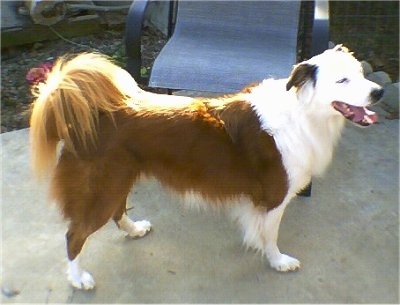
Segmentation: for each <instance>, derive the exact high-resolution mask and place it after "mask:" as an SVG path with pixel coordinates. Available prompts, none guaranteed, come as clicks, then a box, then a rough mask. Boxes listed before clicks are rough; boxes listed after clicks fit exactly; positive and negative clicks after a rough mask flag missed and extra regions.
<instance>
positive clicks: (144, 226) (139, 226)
mask: <svg viewBox="0 0 400 305" xmlns="http://www.w3.org/2000/svg"><path fill="white" fill-rule="evenodd" d="M113 219H114V221H115V223H116V224H117V226H118V228H119V229H121V230H123V231H125V232H126V233H128V236H129V237H133V238H135V237H143V236H145V235H146V234H147V233H148V232H149V231H150V230H151V223H150V222H149V221H147V220H139V221H133V220H132V219H130V218H129V216H128V215H127V213H126V197H125V199H124V200H123V201H121V205H120V208H119V209H118V211H117V212H116V213H115V214H114V217H113Z"/></svg>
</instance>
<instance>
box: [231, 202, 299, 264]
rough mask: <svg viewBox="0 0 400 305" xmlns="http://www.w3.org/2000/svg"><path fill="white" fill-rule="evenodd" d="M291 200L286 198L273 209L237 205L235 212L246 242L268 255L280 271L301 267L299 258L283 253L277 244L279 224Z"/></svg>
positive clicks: (269, 259)
mask: <svg viewBox="0 0 400 305" xmlns="http://www.w3.org/2000/svg"><path fill="white" fill-rule="evenodd" d="M289 200H290V198H287V199H285V200H284V201H283V203H282V204H280V205H279V206H278V207H276V208H275V209H273V210H271V211H266V210H265V209H264V208H260V207H257V206H254V205H253V204H245V205H238V206H236V208H235V209H234V212H233V216H234V218H235V219H236V220H237V221H238V222H239V224H240V225H241V227H242V230H243V241H244V243H245V244H246V245H247V246H248V247H251V248H254V249H256V250H258V251H260V252H261V253H262V254H263V255H266V256H267V259H268V261H269V263H270V265H271V267H272V268H274V269H276V270H278V271H293V270H296V269H298V268H299V267H300V262H299V261H298V260H297V259H295V258H293V257H290V256H289V255H286V254H282V253H281V252H280V251H279V248H278V245H277V240H278V231H279V225H280V222H281V219H282V215H283V212H284V211H285V208H286V205H287V203H288V202H289Z"/></svg>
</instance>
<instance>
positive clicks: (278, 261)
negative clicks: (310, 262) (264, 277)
mask: <svg viewBox="0 0 400 305" xmlns="http://www.w3.org/2000/svg"><path fill="white" fill-rule="evenodd" d="M269 263H270V265H271V267H272V268H274V269H276V270H278V271H281V272H287V271H294V270H296V269H298V268H300V261H298V260H297V259H295V258H293V257H290V256H289V255H286V254H280V255H279V256H278V257H276V258H274V259H271V260H270V262H269Z"/></svg>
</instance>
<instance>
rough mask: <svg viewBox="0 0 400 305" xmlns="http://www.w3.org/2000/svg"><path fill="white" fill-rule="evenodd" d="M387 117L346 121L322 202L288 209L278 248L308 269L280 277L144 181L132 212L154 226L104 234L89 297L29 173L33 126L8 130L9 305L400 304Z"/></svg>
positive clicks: (85, 261) (41, 187) (392, 144)
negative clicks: (142, 232)
mask: <svg viewBox="0 0 400 305" xmlns="http://www.w3.org/2000/svg"><path fill="white" fill-rule="evenodd" d="M381 118H382V123H381V124H379V125H376V126H372V127H371V128H368V129H359V128H356V127H353V126H348V127H347V129H346V130H345V132H344V137H343V139H342V141H341V144H340V145H339V147H338V150H337V153H336V155H335V159H334V161H333V164H332V166H331V167H330V169H329V170H328V172H327V175H326V176H325V177H324V178H321V179H318V180H314V184H313V196H312V197H311V198H297V199H296V200H294V201H293V202H292V203H291V205H290V206H289V207H288V209H287V211H286V214H285V216H284V219H283V222H282V226H281V231H280V241H279V245H280V248H281V249H282V251H285V252H288V253H289V254H292V255H294V256H296V257H297V258H299V259H300V260H301V262H302V268H301V269H300V271H298V272H295V273H288V274H282V273H278V272H275V271H273V270H271V269H270V268H269V267H268V266H267V263H266V262H265V260H263V259H262V258H261V257H260V256H259V254H257V253H254V252H252V251H246V250H245V249H244V247H243V246H242V244H241V237H240V234H239V232H238V230H237V228H236V226H235V225H234V224H233V223H231V222H230V221H229V219H228V218H227V217H225V216H224V215H223V214H220V215H212V214H213V213H211V212H204V211H203V212H198V211H192V210H188V209H186V208H184V207H183V204H182V203H183V202H182V200H181V199H180V198H178V197H176V196H175V195H173V194H170V193H168V192H166V191H165V190H164V189H163V188H161V187H160V186H159V185H158V183H157V182H155V181H147V182H142V183H140V184H139V185H138V186H137V187H136V188H135V189H134V190H133V191H132V196H131V198H130V199H129V205H130V206H131V207H133V209H132V210H130V211H129V214H130V215H131V216H132V217H133V218H135V219H142V218H146V219H149V220H150V221H151V222H152V223H153V226H154V231H152V232H151V233H150V234H149V235H148V236H147V237H145V238H143V239H139V240H129V239H126V238H125V237H124V234H123V233H121V232H120V231H118V230H117V229H116V228H115V225H114V224H113V223H109V224H107V225H106V226H105V227H104V228H103V229H102V230H100V231H99V232H97V233H96V234H95V235H94V236H93V237H92V238H91V239H90V241H89V243H88V244H87V246H86V248H85V251H84V253H83V257H82V265H83V266H84V267H85V268H87V269H88V270H90V271H91V272H92V274H93V275H94V277H95V279H96V281H97V288H96V289H95V290H94V291H90V292H84V291H78V290H75V289H73V288H72V287H70V286H69V284H68V282H67V281H66V275H65V269H66V268H65V267H66V266H65V263H66V258H65V245H64V233H65V230H66V224H65V223H63V221H62V220H61V218H60V217H59V215H58V212H57V210H56V208H55V207H54V205H52V204H51V203H50V202H49V201H48V200H47V198H46V184H44V183H38V182H37V181H36V180H35V179H34V178H33V177H32V175H31V172H30V166H29V162H30V160H29V159H30V157H29V138H28V130H27V129H25V130H20V131H16V132H10V133H5V134H2V135H1V136H0V138H1V160H2V171H1V174H2V177H1V179H2V180H1V181H2V189H1V190H2V193H1V212H2V217H1V222H2V223H1V226H2V248H1V257H2V271H1V276H2V281H1V285H2V292H3V293H2V299H1V303H108V304H111V303H398V302H399V238H398V237H399V236H398V225H399V218H398V216H399V214H398V211H399V205H398V204H399V198H398V196H399V175H398V171H399V137H398V131H399V125H398V121H397V120H394V121H389V120H385V119H384V118H383V117H382V116H381Z"/></svg>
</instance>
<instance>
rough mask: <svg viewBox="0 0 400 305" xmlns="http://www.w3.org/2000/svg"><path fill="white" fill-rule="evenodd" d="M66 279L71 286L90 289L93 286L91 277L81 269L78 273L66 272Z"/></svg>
mask: <svg viewBox="0 0 400 305" xmlns="http://www.w3.org/2000/svg"><path fill="white" fill-rule="evenodd" d="M68 280H69V281H70V283H71V285H72V286H73V287H75V288H78V289H84V290H90V289H93V288H94V286H95V282H94V279H93V277H92V276H91V274H90V273H88V272H86V271H82V272H80V274H71V273H69V272H68Z"/></svg>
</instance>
